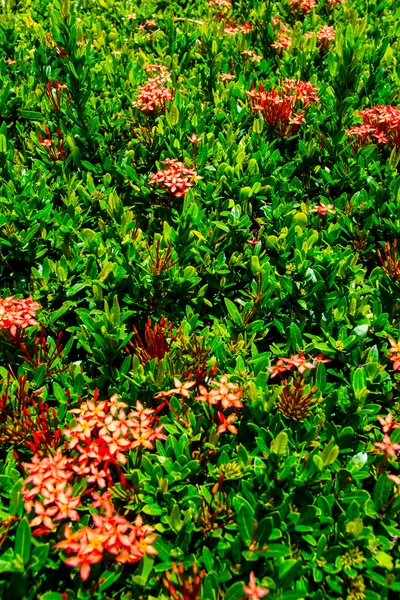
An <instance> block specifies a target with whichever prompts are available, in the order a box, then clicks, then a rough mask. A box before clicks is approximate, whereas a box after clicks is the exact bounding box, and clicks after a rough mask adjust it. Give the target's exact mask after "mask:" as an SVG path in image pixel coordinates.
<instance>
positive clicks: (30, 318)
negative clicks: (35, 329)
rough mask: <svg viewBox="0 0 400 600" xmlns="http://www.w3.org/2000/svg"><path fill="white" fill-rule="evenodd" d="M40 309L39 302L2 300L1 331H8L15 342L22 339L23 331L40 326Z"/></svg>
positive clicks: (20, 299)
mask: <svg viewBox="0 0 400 600" xmlns="http://www.w3.org/2000/svg"><path fill="white" fill-rule="evenodd" d="M39 308H40V304H39V303H38V302H34V301H33V300H32V298H31V296H29V297H28V298H14V296H8V297H7V298H4V299H2V298H0V329H8V334H9V336H10V337H11V338H12V340H13V341H16V340H17V339H18V340H20V338H21V330H24V329H26V328H27V327H28V326H29V325H38V321H37V320H36V311H37V310H38V309H39Z"/></svg>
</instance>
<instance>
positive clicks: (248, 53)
mask: <svg viewBox="0 0 400 600" xmlns="http://www.w3.org/2000/svg"><path fill="white" fill-rule="evenodd" d="M242 54H243V56H244V57H245V58H246V59H250V60H251V62H253V63H259V62H261V61H262V59H263V57H262V56H261V55H260V54H256V53H255V52H254V50H243V51H242Z"/></svg>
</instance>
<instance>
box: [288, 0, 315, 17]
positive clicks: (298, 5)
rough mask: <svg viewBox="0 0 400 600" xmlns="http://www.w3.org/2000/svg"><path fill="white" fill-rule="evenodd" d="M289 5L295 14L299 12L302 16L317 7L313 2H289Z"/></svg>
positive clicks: (313, 0)
mask: <svg viewBox="0 0 400 600" xmlns="http://www.w3.org/2000/svg"><path fill="white" fill-rule="evenodd" d="M290 4H291V5H292V7H293V10H294V11H295V12H301V13H302V14H303V15H306V14H307V13H309V12H310V11H311V10H312V9H313V8H315V7H316V6H317V3H316V1H315V0H290Z"/></svg>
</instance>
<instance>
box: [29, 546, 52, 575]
mask: <svg viewBox="0 0 400 600" xmlns="http://www.w3.org/2000/svg"><path fill="white" fill-rule="evenodd" d="M49 549H50V545H49V544H38V545H37V546H35V547H34V548H33V550H32V555H31V562H30V564H29V569H30V570H32V571H33V573H38V572H39V571H40V569H41V568H42V567H44V565H45V564H46V561H47V558H48V556H49Z"/></svg>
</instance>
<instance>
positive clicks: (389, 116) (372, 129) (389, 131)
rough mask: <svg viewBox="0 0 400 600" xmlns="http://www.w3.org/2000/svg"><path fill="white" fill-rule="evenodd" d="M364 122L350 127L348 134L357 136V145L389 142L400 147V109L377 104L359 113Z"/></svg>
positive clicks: (390, 144)
mask: <svg viewBox="0 0 400 600" xmlns="http://www.w3.org/2000/svg"><path fill="white" fill-rule="evenodd" d="M358 114H359V115H360V117H362V118H363V123H362V124H361V125H358V126H356V127H350V129H349V130H348V131H346V134H347V135H348V136H354V137H355V138H356V143H355V147H356V148H357V147H360V146H367V145H368V144H388V145H389V146H396V148H400V109H399V108H396V106H381V105H376V106H374V107H373V108H366V109H365V110H361V111H360V112H359V113H358Z"/></svg>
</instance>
